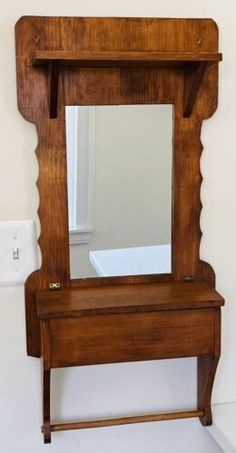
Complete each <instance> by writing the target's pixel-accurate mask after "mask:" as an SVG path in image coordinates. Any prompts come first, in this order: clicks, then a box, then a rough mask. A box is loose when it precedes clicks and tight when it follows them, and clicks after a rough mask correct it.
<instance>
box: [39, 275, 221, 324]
mask: <svg viewBox="0 0 236 453" xmlns="http://www.w3.org/2000/svg"><path fill="white" fill-rule="evenodd" d="M36 300H37V310H38V316H39V318H40V319H45V318H56V317H74V316H75V317H76V316H85V315H96V314H103V313H104V314H105V313H122V312H123V313H130V312H138V311H141V312H144V311H155V310H158V311H159V310H177V309H189V308H194V309H196V308H209V307H217V306H221V305H223V304H224V300H223V298H222V297H221V296H220V295H219V294H218V293H217V291H215V290H214V289H213V288H212V287H211V286H210V285H209V284H207V283H205V282H197V283H182V282H172V283H149V284H136V285H135V284H134V285H121V286H119V285H115V286H106V287H98V288H93V287H90V288H78V289H71V288H66V289H62V290H60V291H50V290H43V291H38V292H37V294H36Z"/></svg>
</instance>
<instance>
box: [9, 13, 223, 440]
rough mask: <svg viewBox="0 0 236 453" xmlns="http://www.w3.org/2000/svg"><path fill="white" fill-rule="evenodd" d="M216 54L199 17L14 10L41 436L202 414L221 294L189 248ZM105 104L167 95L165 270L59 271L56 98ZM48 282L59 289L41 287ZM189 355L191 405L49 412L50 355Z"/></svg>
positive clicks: (31, 343) (210, 25) (206, 411)
mask: <svg viewBox="0 0 236 453" xmlns="http://www.w3.org/2000/svg"><path fill="white" fill-rule="evenodd" d="M220 60H221V54H219V53H218V29H217V26H216V24H215V23H214V22H213V21H212V20H210V19H149V18H86V17H83V18H79V17H78V18H73V17H72V18H68V17H67V18H64V17H27V16H26V17H23V18H21V19H20V20H19V21H18V23H17V24H16V62H17V93H18V107H19V110H20V112H21V113H22V115H23V116H24V118H25V119H26V120H28V121H31V122H33V123H35V124H36V128H37V133H38V147H37V150H36V154H37V157H38V161H39V170H40V171H39V179H38V182H37V186H38V189H39V194H40V205H39V210H38V212H39V217H40V222H41V236H40V239H39V245H40V248H41V251H42V267H41V269H40V270H39V271H36V272H34V273H33V274H31V276H30V277H29V278H28V280H27V282H26V286H25V296H26V326H27V351H28V354H29V355H32V356H36V357H39V356H40V355H41V354H42V356H43V360H42V374H43V433H44V440H45V442H46V443H50V441H51V432H52V431H58V430H65V429H78V428H86V427H96V426H110V425H112V424H114V425H116V424H124V423H136V422H141V421H150V420H163V419H166V420H167V419H173V418H183V417H191V416H196V415H197V416H199V417H200V420H201V422H202V424H203V425H207V424H210V423H211V422H212V415H211V393H212V387H213V382H214V377H215V372H216V368H217V363H218V360H219V356H220V307H221V306H222V305H223V303H224V301H223V299H222V297H221V296H220V295H219V294H218V293H217V292H216V291H215V290H214V285H215V274H214V271H213V269H212V268H211V266H209V265H208V264H207V263H205V262H202V261H201V260H200V259H199V245H200V239H201V230H200V223H199V219H200V212H201V200H200V186H201V182H202V176H201V172H200V157H201V152H202V148H203V147H202V143H201V139H200V136H201V127H202V122H203V120H204V119H207V118H209V117H210V116H211V115H212V114H213V113H214V111H215V109H216V107H217V92H218V65H217V63H218V62H219V61H220ZM110 104H112V105H115V104H172V105H173V106H174V109H173V112H174V114H173V121H174V136H173V176H172V273H171V274H166V275H149V276H127V277H125V276H124V277H111V278H93V279H85V280H84V279H77V280H71V279H70V269H69V238H68V236H69V235H68V213H67V172H66V145H65V105H110ZM186 279H187V280H193V283H182V282H183V281H184V280H186ZM52 282H55V283H59V284H60V286H61V287H62V288H63V289H62V290H61V291H59V292H55V293H52V292H48V291H47V289H48V287H49V284H50V283H52ZM36 303H37V307H36ZM39 322H40V325H41V331H40V328H39ZM40 340H41V342H40ZM190 356H197V357H198V409H197V410H195V411H182V412H179V413H175V414H170V413H168V414H152V415H147V416H137V417H123V418H120V419H110V420H105V421H104V420H103V421H101V420H100V421H88V422H83V421H81V422H75V423H69V424H54V425H52V424H51V422H50V370H51V368H53V367H63V366H77V365H88V364H96V363H110V362H122V361H134V360H151V359H165V358H174V357H190Z"/></svg>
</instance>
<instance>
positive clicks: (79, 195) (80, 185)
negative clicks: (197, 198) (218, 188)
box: [66, 105, 173, 278]
mask: <svg viewBox="0 0 236 453" xmlns="http://www.w3.org/2000/svg"><path fill="white" fill-rule="evenodd" d="M172 108H173V107H172V105H114V106H111V105H110V106H67V107H66V141H67V177H68V206H69V228H70V261H71V277H72V278H89V277H95V276H96V277H98V276H103V277H104V276H119V275H142V274H165V273H171V203H172V200H171V198H172V197H171V193H172Z"/></svg>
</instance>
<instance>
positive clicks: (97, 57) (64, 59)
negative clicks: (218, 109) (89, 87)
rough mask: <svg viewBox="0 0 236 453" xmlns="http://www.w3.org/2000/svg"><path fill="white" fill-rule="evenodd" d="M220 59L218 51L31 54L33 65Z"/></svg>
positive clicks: (143, 62)
mask: <svg viewBox="0 0 236 453" xmlns="http://www.w3.org/2000/svg"><path fill="white" fill-rule="evenodd" d="M221 60H222V54H220V53H207V52H202V53H200V52H199V53H192V52H182V53H177V52H138V51H135V52H130V51H126V52H120V51H115V52H106V51H105V52H71V51H65V50H64V51H55V50H54V51H52V50H44V51H42V50H36V51H35V53H34V56H33V60H32V63H33V65H34V66H44V65H47V64H49V62H50V61H57V62H59V63H60V64H61V65H65V66H67V65H72V66H83V67H86V66H87V65H88V66H91V65H95V67H98V66H99V65H101V66H103V65H104V64H105V65H106V66H109V65H110V66H113V65H114V64H115V63H118V66H120V65H121V64H122V63H123V64H124V65H128V66H133V65H137V66H140V65H143V64H148V65H151V66H155V65H157V66H158V65H162V64H165V65H166V66H168V65H170V66H171V65H174V66H181V65H183V64H184V63H190V64H191V63H194V62H199V61H204V62H206V63H216V62H219V61H221Z"/></svg>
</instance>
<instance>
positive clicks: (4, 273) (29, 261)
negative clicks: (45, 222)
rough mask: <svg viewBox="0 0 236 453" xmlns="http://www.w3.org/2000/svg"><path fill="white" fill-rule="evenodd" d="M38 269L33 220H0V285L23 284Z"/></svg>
mask: <svg viewBox="0 0 236 453" xmlns="http://www.w3.org/2000/svg"><path fill="white" fill-rule="evenodd" d="M36 269H38V253H37V238H36V229H35V222H33V221H32V220H19V221H6V222H5V221H4V222H0V286H11V285H23V284H24V283H25V280H26V278H27V277H28V275H29V274H30V273H31V272H33V271H34V270H36Z"/></svg>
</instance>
